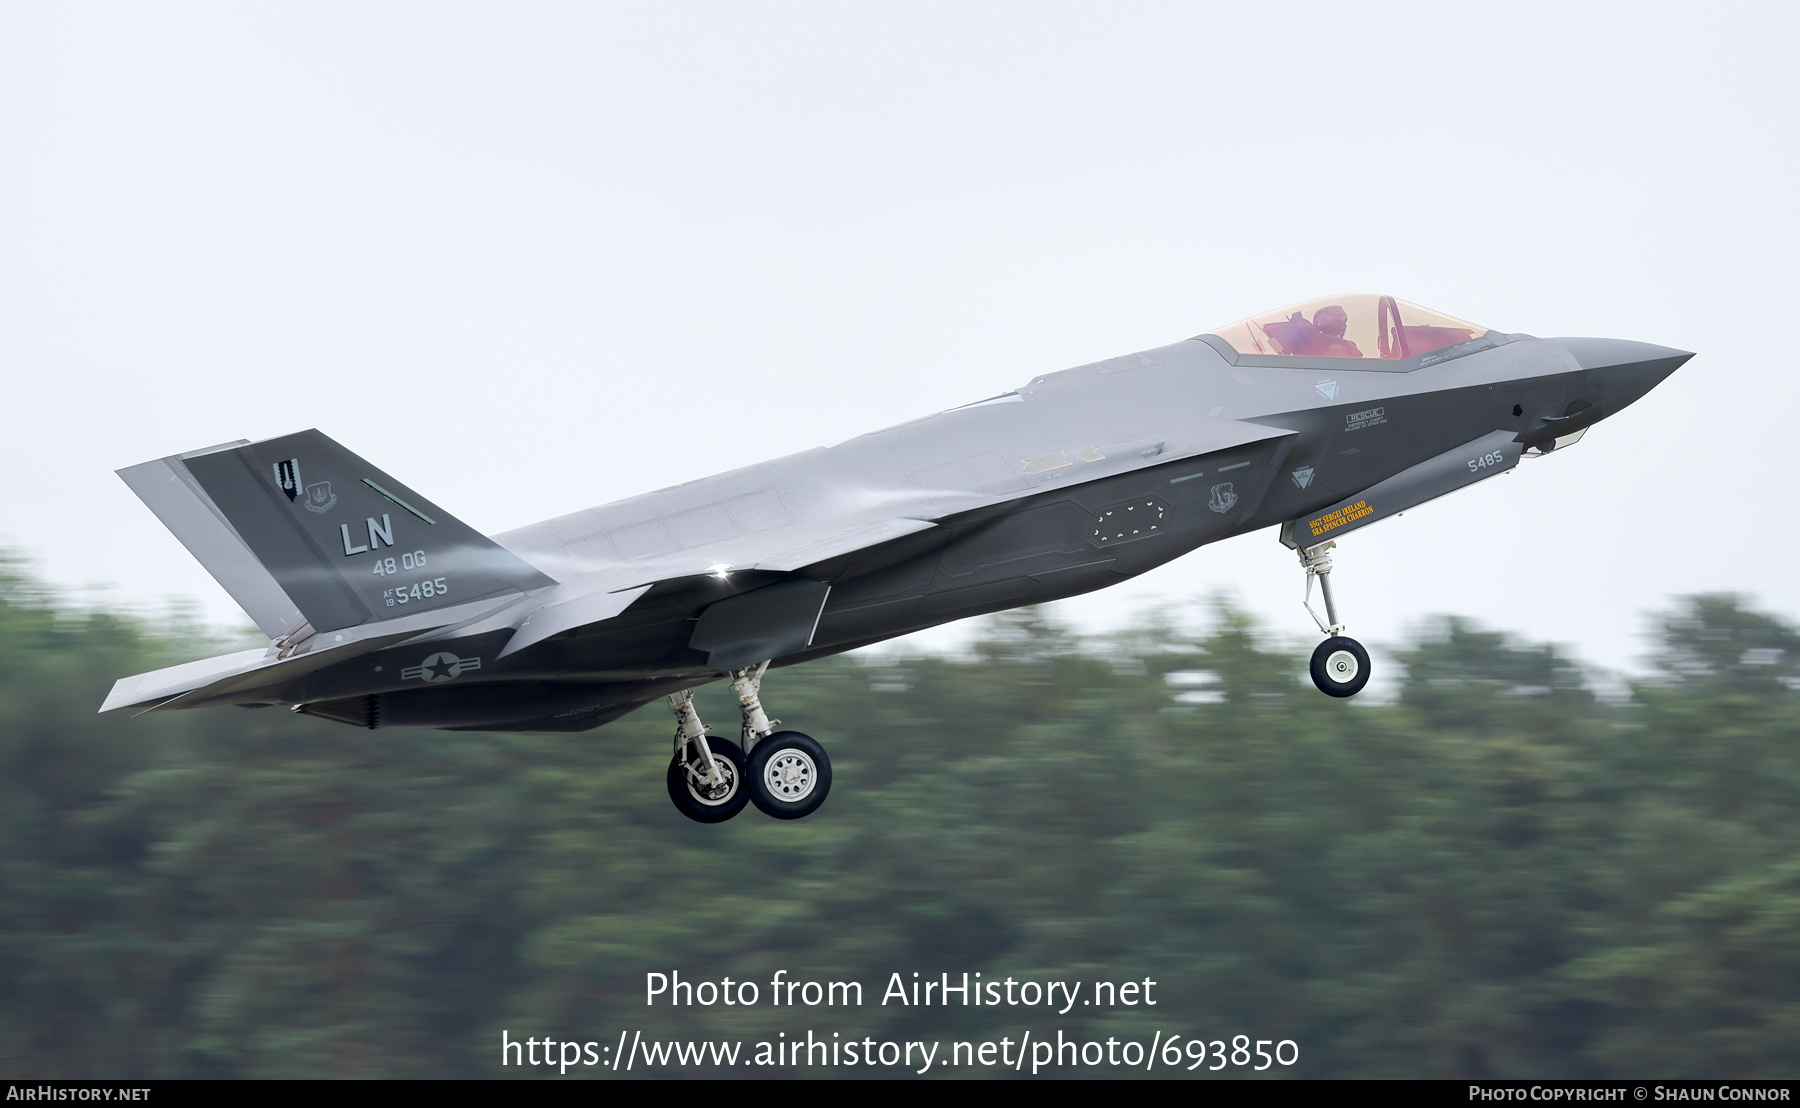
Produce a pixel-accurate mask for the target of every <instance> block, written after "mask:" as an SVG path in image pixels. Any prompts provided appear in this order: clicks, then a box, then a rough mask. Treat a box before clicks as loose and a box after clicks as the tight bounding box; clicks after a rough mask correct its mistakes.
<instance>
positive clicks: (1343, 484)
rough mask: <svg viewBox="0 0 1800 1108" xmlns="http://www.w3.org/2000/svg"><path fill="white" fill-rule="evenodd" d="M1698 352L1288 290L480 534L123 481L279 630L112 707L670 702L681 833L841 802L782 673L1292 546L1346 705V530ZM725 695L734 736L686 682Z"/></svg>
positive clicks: (228, 474)
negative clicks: (1250, 552)
mask: <svg viewBox="0 0 1800 1108" xmlns="http://www.w3.org/2000/svg"><path fill="white" fill-rule="evenodd" d="M1690 357H1692V355H1691V354H1688V353H1686V352H1683V351H1679V350H1671V349H1669V348H1667V347H1662V346H1652V345H1649V344H1646V343H1641V342H1627V341H1621V340H1611V339H1579V338H1566V339H1540V338H1534V337H1532V336H1530V335H1517V334H1502V333H1500V332H1498V331H1493V330H1490V329H1488V328H1485V327H1480V326H1477V325H1475V324H1472V323H1467V322H1464V321H1462V320H1457V319H1452V318H1450V317H1448V316H1444V315H1440V314H1438V313H1436V312H1432V311H1428V310H1426V309H1424V308H1420V307H1417V306H1415V305H1413V304H1409V303H1406V302H1405V301H1401V300H1396V299H1394V298H1393V297H1391V296H1374V295H1351V296H1338V297H1332V298H1330V299H1326V300H1318V301H1312V302H1309V303H1305V304H1296V305H1293V306H1290V307H1287V308H1282V309H1280V310H1278V311H1274V312H1270V313H1268V314H1266V315H1260V316H1256V317H1253V318H1251V319H1246V320H1243V321H1241V322H1238V323H1234V324H1232V325H1230V326H1228V327H1222V328H1220V329H1219V330H1217V331H1213V332H1210V333H1208V334H1204V335H1199V336H1197V337H1195V338H1192V339H1187V340H1184V341H1182V342H1177V343H1174V344H1173V345H1169V346H1162V347H1158V348H1156V349H1153V350H1144V351H1140V352H1139V353H1136V354H1126V355H1124V356H1123V357H1118V358H1109V359H1107V360H1106V361H1103V362H1095V363H1093V364H1092V365H1084V366H1077V367H1075V368H1074V369H1065V370H1062V371H1061V372H1058V373H1049V374H1045V375H1044V376H1041V377H1035V378H1033V379H1032V380H1031V382H1030V383H1029V384H1027V385H1024V386H1023V387H1021V388H1018V389H1015V390H1013V391H1011V392H1005V393H1001V394H1000V395H999V396H992V397H988V398H987V399H985V400H978V401H976V402H975V403H972V404H965V405H963V406H962V407H959V408H952V409H950V410H949V411H945V412H939V413H937V414H935V415H929V416H926V417H924V418H922V419H915V420H913V421H911V422H909V423H902V424H899V425H898V426H894V427H890V428H887V429H886V430H882V431H873V432H870V433H869V434H866V435H861V436H858V437H856V438H852V439H849V440H846V441H844V442H841V443H838V444H837V445H835V446H830V447H820V448H817V449H813V450H807V451H803V452H801V453H798V454H793V455H790V456H788V457H785V458H780V459H777V460H775V461H772V462H766V463H764V464H762V465H755V466H750V467H747V468H745V469H739V470H734V471H732V472H730V473H722V474H720V475H718V476H716V477H709V478H707V479H705V480H701V481H693V482H689V483H688V484H685V485H678V486H676V487H674V488H669V489H663V490H662V491H660V492H652V493H646V494H644V495H642V496H637V497H632V498H630V499H628V500H620V501H617V502H615V503H612V504H606V505H602V506H600V507H598V508H590V509H586V510H583V511H579V512H575V513H573V514H571V515H566V516H561V517H559V518H556V519H551V520H547V521H545V522H543V523H537V524H533V525H531V526H528V527H522V528H520V529H518V530H516V531H508V532H505V533H504V534H499V535H494V536H492V537H487V536H483V535H481V534H478V533H477V532H475V531H474V530H472V529H471V528H469V527H468V526H466V525H464V524H463V523H461V522H459V521H458V520H457V519H456V518H455V517H454V516H452V515H451V514H450V513H449V512H447V511H445V510H444V509H443V508H441V507H439V506H438V505H437V504H435V503H434V502H432V501H430V500H428V499H426V498H425V497H424V496H423V495H422V494H420V493H419V492H418V491H416V490H415V489H413V488H411V487H409V486H408V485H405V484H403V483H402V482H401V481H399V480H398V479H397V478H395V477H392V476H390V475H388V474H386V473H384V472H382V471H381V470H378V469H376V468H375V467H374V466H371V465H369V464H368V463H367V462H365V461H363V460H362V459H361V458H359V457H357V456H356V455H355V454H352V453H351V452H349V451H348V450H346V449H344V448H343V447H342V446H339V445H338V444H337V443H336V442H333V441H332V440H331V439H329V438H327V437H326V436H324V435H323V434H321V433H319V432H318V431H302V432H299V433H298V434H292V435H287V436H284V437H281V438H275V439H267V440H264V441H262V442H255V443H251V442H243V441H239V442H233V443H227V444H225V445H222V446H214V447H208V448H206V449H204V450H195V451H191V452H189V453H185V454H176V455H173V456H171V457H167V458H162V459H158V460H156V461H151V462H145V463H144V464H142V465H137V466H133V467H131V468H129V469H124V470H121V471H120V476H122V477H123V478H124V479H125V481H126V483H127V484H128V485H130V486H131V488H132V490H133V491H134V492H136V493H137V494H138V496H139V497H140V498H142V499H143V501H144V503H145V504H147V505H148V506H149V507H150V510H151V511H153V512H155V513H156V515H157V516H158V518H160V519H161V520H162V521H163V523H164V524H165V525H167V527H168V528H169V529H170V530H171V531H173V532H174V533H175V536H176V537H177V538H178V539H180V540H181V542H182V543H183V544H184V545H185V546H186V547H187V548H188V550H189V551H190V552H192V553H193V555H194V556H195V557H196V558H198V559H199V560H200V562H201V564H203V565H204V566H205V567H206V568H207V570H209V571H210V572H211V573H212V575H213V576H214V577H215V578H217V579H218V581H219V584H221V585H222V586H224V588H225V590H226V591H227V592H229V593H230V594H231V596H232V597H233V598H234V599H235V600H237V601H238V603H239V604H241V605H242V606H243V608H244V610H245V611H246V612H248V613H249V615H250V617H251V618H252V619H254V620H255V621H256V623H257V625H258V626H259V627H261V628H262V629H263V631H264V632H265V633H266V634H267V635H268V636H269V637H270V639H271V640H272V641H271V642H270V644H269V646H268V648H267V649H265V650H248V651H244V652H243V653H240V654H231V655H227V656H224V657H220V658H208V659H205V660H202V661H197V662H190V663H188V664H186V665H180V666H175V667H173V668H170V669H164V670H158V671H156V672H154V673H146V674H141V675H139V676H136V677H127V678H124V679H123V680H120V681H119V682H118V683H117V684H116V685H115V686H114V687H113V690H112V693H111V695H110V696H108V697H107V698H106V702H105V704H104V705H103V706H102V708H101V711H109V710H112V709H115V708H126V707H144V708H146V709H147V710H153V711H162V710H168V709H176V708H198V707H204V706H211V705H216V704H238V705H243V706H246V707H265V706H273V705H281V706H285V707H287V708H289V709H290V710H292V711H295V712H302V713H305V714H307V715H313V716H319V717H322V718H324V719H330V720H337V721H340V722H343V723H348V724H353V725H355V726H358V727H367V728H371V729H373V728H379V727H435V728H445V729H451V730H489V731H583V730H587V729H589V728H592V727H598V726H600V725H601V724H603V723H606V722H608V721H609V720H613V719H617V718H618V717H619V716H622V715H624V714H625V713H627V712H630V711H631V710H632V709H634V708H637V707H638V706H640V705H642V704H645V703H647V702H649V701H651V700H654V699H656V698H658V697H667V698H668V702H669V705H670V707H671V708H672V709H673V711H674V713H675V716H676V720H677V725H676V733H675V738H674V757H673V760H672V761H671V763H670V766H669V771H668V788H669V795H670V797H671V798H672V799H673V800H674V802H675V806H676V807H677V808H679V809H680V810H681V811H682V813H683V814H685V815H687V816H689V817H690V818H692V819H695V820H699V821H702V822H707V823H716V822H720V821H723V820H726V819H730V818H731V817H732V816H734V815H736V814H737V813H738V812H739V811H741V810H742V809H743V807H744V804H745V802H746V801H747V800H749V801H754V802H755V804H756V805H757V807H758V808H760V809H762V810H763V811H764V812H767V813H768V814H769V815H772V816H775V817H777V818H781V819H795V818H798V817H800V816H804V815H806V814H807V813H809V812H812V811H813V810H815V809H816V808H817V807H818V806H819V804H820V803H822V802H823V801H824V799H825V796H826V794H827V793H828V792H829V790H830V788H831V762H830V759H829V758H828V757H827V756H826V753H825V750H824V748H823V747H822V746H820V745H819V743H817V742H816V741H814V740H813V739H812V738H810V737H808V736H806V735H804V734H802V733H800V732H798V731H783V730H776V724H775V723H774V722H772V721H771V720H770V719H769V716H768V714H767V713H766V712H765V711H764V709H763V706H762V702H761V699H760V689H761V684H762V681H763V678H764V675H765V673H766V671H767V670H768V669H769V668H770V667H771V666H776V667H780V666H788V665H793V664H796V663H799V662H804V661H808V660H810V659H813V658H819V657H823V656H825V655H828V654H835V653H838V652H839V651H844V650H852V649H855V648H856V647H860V646H866V645H868V644H870V643H875V642H880V641H881V640H883V639H888V638H892V637H894V636H896V635H904V634H906V633H908V632H910V631H917V630H919V629H921V628H925V627H931V626H933V625H935V624H940V623H945V622H948V621H950V620H956V619H962V618H965V617H967V616H972V615H978V614H981V613H984V612H994V611H998V610H1001V609H1004V608H1011V607H1015V606H1018V605H1023V604H1036V603H1040V602H1043V601H1048V600H1056V599H1059V598H1061V597H1065V596H1074V595H1076V594H1077V593H1085V592H1090V591H1092V590H1094V589H1100V588H1105V587H1106V586H1108V585H1114V584H1117V583H1119V582H1120V581H1124V580H1126V579H1127V578H1130V577H1133V576H1136V575H1137V574H1140V573H1143V572H1144V571H1145V570H1147V569H1150V568H1152V567H1154V566H1158V565H1161V564H1162V563H1164V562H1167V561H1169V560H1171V559H1173V558H1177V557H1179V556H1181V555H1182V554H1185V553H1187V552H1188V551H1190V550H1193V549H1195V548H1196V547H1199V546H1202V545H1204V544H1206V543H1209V542H1215V541H1217V540H1219V539H1223V538H1228V537H1230V536H1232V535H1237V534H1241V533H1243V532H1245V531H1251V530H1255V529H1258V528H1263V527H1273V528H1276V529H1277V533H1278V534H1279V536H1280V539H1281V542H1282V543H1284V544H1285V545H1287V546H1288V547H1290V548H1291V549H1293V550H1294V551H1296V552H1297V553H1298V555H1299V559H1300V564H1301V566H1302V568H1303V569H1304V571H1305V574H1306V591H1305V598H1306V599H1305V601H1304V602H1305V603H1306V604H1307V610H1308V611H1309V612H1312V611H1313V609H1312V607H1311V603H1310V602H1311V596H1312V586H1313V582H1314V580H1317V582H1318V584H1319V586H1320V591H1321V593H1322V598H1323V601H1324V607H1325V612H1326V615H1325V616H1324V617H1323V618H1320V617H1319V616H1318V615H1317V614H1316V613H1315V614H1314V616H1313V618H1314V619H1315V620H1316V621H1317V622H1318V624H1319V630H1320V631H1321V633H1322V634H1323V635H1324V636H1325V638H1324V641H1323V642H1321V643H1320V644H1319V646H1318V649H1317V651H1315V652H1314V655H1313V659H1312V679H1313V681H1314V683H1315V684H1317V685H1318V687H1319V688H1320V689H1321V690H1322V691H1324V692H1325V693H1327V694H1328V695H1331V696H1339V697H1342V696H1351V695H1354V694H1355V693H1356V692H1357V691H1359V690H1360V689H1361V688H1362V687H1363V685H1364V684H1365V683H1366V682H1367V681H1368V678H1369V656H1368V653H1367V652H1366V651H1365V650H1364V649H1363V648H1362V646H1361V645H1360V644H1358V643H1357V642H1356V641H1355V640H1354V639H1351V638H1347V637H1345V636H1344V634H1343V630H1344V627H1343V621H1342V619H1341V618H1340V617H1339V614H1338V611H1337V608H1336V605H1335V604H1334V603H1333V601H1332V595H1331V587H1330V580H1331V578H1330V572H1331V559H1330V553H1329V552H1330V551H1331V549H1332V548H1333V546H1334V545H1335V544H1336V543H1337V542H1338V541H1340V540H1341V539H1343V538H1344V536H1346V535H1348V534H1351V533H1352V532H1354V531H1356V530H1358V529H1359V528H1362V527H1366V526H1368V525H1369V524H1371V523H1374V522H1376V521H1378V520H1381V519H1385V518H1386V517H1388V516H1391V515H1395V514H1397V513H1399V512H1402V511H1405V510H1407V509H1408V508H1412V507H1414V506H1416V505H1418V504H1421V503H1423V502H1425V501H1427V500H1431V499H1433V498H1435V497H1438V496H1442V495H1443V494H1445V493H1448V492H1452V491H1454V490H1456V489H1460V488H1463V487H1465V486H1468V485H1472V484H1474V483H1475V482H1477V481H1482V480H1485V479H1487V478H1489V477H1492V476H1494V475H1496V474H1499V473H1504V472H1506V471H1507V470H1510V469H1512V468H1513V467H1514V466H1516V465H1517V464H1518V463H1519V459H1520V458H1521V457H1522V456H1523V457H1531V456H1536V455H1540V454H1546V453H1549V452H1551V451H1553V450H1558V449H1562V448H1563V447H1566V446H1568V445H1570V444H1572V443H1574V442H1575V441H1576V440H1577V439H1579V438H1580V437H1581V436H1582V434H1583V433H1584V432H1586V430H1587V429H1588V427H1590V426H1591V425H1593V424H1594V423H1596V422H1598V421H1600V420H1602V419H1605V418H1606V417H1608V416H1610V415H1612V414H1614V413H1615V412H1617V411H1619V410H1620V409H1622V408H1624V407H1625V406H1626V405H1628V404H1630V403H1631V402H1632V401H1634V400H1636V399H1637V398H1638V397H1640V396H1642V395H1644V393H1646V392H1648V391H1649V390H1650V389H1651V388H1653V387H1654V386H1655V385H1656V384H1657V383H1658V382H1660V381H1661V380H1662V379H1663V378H1665V377H1667V376H1668V375H1669V374H1670V373H1673V372H1674V371H1675V370H1676V369H1677V368H1678V367H1679V366H1680V365H1681V364H1682V363H1684V362H1686V361H1687V360H1688V358H1690ZM721 678H724V679H728V680H730V682H731V684H732V687H733V689H734V690H735V691H736V693H737V697H738V703H739V705H740V707H741V709H742V712H741V714H742V729H741V737H740V741H738V742H732V741H731V740H729V739H726V738H723V737H720V736H709V735H708V734H707V733H706V728H705V727H704V726H703V725H702V724H701V722H700V719H699V716H698V714H697V713H696V712H695V710H694V704H693V689H694V688H695V686H697V685H700V684H703V683H706V682H709V681H715V680H719V679H721Z"/></svg>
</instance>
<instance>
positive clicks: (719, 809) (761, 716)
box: [669, 662, 831, 823]
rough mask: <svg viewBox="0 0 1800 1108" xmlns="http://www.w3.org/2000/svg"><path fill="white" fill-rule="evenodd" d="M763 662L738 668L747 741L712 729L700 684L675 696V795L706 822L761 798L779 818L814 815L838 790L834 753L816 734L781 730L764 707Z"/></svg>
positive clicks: (734, 678)
mask: <svg viewBox="0 0 1800 1108" xmlns="http://www.w3.org/2000/svg"><path fill="white" fill-rule="evenodd" d="M768 668H769V663H767V662H764V663H762V664H761V665H758V666H749V667H747V668H745V669H740V670H734V671H733V672H732V674H731V687H732V690H733V691H734V692H736V693H737V698H738V711H739V712H740V713H741V714H742V716H743V730H742V732H741V734H740V738H741V745H740V743H734V742H732V741H731V740H730V739H722V738H711V737H708V736H707V734H706V732H707V726H706V725H705V724H703V723H701V722H700V713H698V712H696V711H695V710H694V690H692V689H683V690H682V691H680V692H678V693H675V694H674V695H672V696H670V697H669V710H670V711H672V712H674V713H675V757H674V760H673V761H671V762H670V763H669V799H670V800H673V801H674V802H675V807H676V808H677V809H678V810H680V812H681V814H682V815H684V816H686V817H687V818H689V819H691V820H696V821H698V822H700V823H723V822H725V821H726V820H728V819H730V818H731V817H732V816H735V815H737V814H738V813H739V812H741V811H743V810H744V805H745V803H746V802H748V803H753V804H755V805H756V806H757V807H758V808H759V809H761V810H762V811H763V813H764V814H766V815H771V816H774V817H775V818H776V819H799V818H800V817H801V816H805V815H810V814H811V813H812V812H813V811H814V810H816V809H817V808H818V807H819V805H821V804H823V803H825V797H826V796H827V795H828V794H829V793H830V792H831V759H830V757H828V756H827V755H826V753H825V748H824V747H822V746H820V745H819V744H818V742H817V741H815V740H814V739H813V738H812V737H811V736H810V735H803V734H801V733H800V732H798V731H777V730H775V728H776V727H778V726H780V724H781V721H780V720H771V719H770V718H769V717H768V714H767V713H766V712H764V711H763V706H762V700H761V698H760V696H759V693H760V692H761V690H762V678H763V673H764V672H766V671H767V670H768Z"/></svg>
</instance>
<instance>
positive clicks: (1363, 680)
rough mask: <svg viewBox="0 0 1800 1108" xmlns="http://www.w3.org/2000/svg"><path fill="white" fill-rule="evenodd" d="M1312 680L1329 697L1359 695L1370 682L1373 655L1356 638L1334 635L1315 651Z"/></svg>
mask: <svg viewBox="0 0 1800 1108" xmlns="http://www.w3.org/2000/svg"><path fill="white" fill-rule="evenodd" d="M1312 679H1313V684H1315V685H1317V686H1318V687H1319V691H1320V692H1322V693H1324V694H1325V695H1326V696H1355V695H1356V694H1357V693H1359V692H1362V689H1363V686H1364V685H1366V684H1368V683H1369V652H1368V651H1367V650H1364V649H1363V645H1362V643H1359V642H1357V641H1356V640H1355V639H1351V638H1346V637H1344V636H1343V635H1333V636H1332V637H1331V638H1329V639H1326V640H1325V641H1324V642H1322V643H1320V644H1319V646H1318V649H1316V650H1314V651H1313V656H1312Z"/></svg>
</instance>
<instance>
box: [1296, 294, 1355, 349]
mask: <svg viewBox="0 0 1800 1108" xmlns="http://www.w3.org/2000/svg"><path fill="white" fill-rule="evenodd" d="M1312 321H1313V326H1314V327H1316V328H1318V330H1319V337H1318V339H1317V340H1315V342H1314V343H1313V346H1312V349H1311V350H1309V351H1307V353H1309V354H1315V355H1318V356H1320V357H1325V358H1360V357H1362V356H1363V355H1362V351H1361V350H1358V349H1357V348H1356V344H1355V343H1353V342H1351V341H1350V340H1349V339H1347V338H1345V337H1344V331H1345V329H1346V328H1348V327H1349V326H1350V313H1349V312H1346V311H1345V310H1344V309H1343V308H1341V307H1339V306H1337V305H1336V304H1331V305H1328V306H1326V307H1323V308H1320V309H1319V310H1318V311H1316V312H1314V313H1313V318H1312Z"/></svg>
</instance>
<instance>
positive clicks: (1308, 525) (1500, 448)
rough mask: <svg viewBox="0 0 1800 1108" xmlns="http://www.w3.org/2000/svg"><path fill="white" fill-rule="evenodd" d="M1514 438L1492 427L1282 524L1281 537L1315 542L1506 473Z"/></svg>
mask: <svg viewBox="0 0 1800 1108" xmlns="http://www.w3.org/2000/svg"><path fill="white" fill-rule="evenodd" d="M1515 439H1516V436H1515V434H1514V432H1512V431H1495V432H1493V433H1492V434H1488V435H1483V436H1482V437H1481V438H1478V439H1475V440H1474V441H1472V442H1467V443H1464V444H1463V445H1461V446H1459V447H1457V448H1456V449H1454V450H1447V451H1445V452H1444V453H1442V454H1439V455H1438V456H1437V457H1435V458H1431V459H1429V460H1427V461H1423V462H1420V463H1419V464H1418V465H1416V466H1413V467H1411V468H1410V469H1404V470H1401V471H1400V472H1399V473H1396V474H1394V475H1393V476H1392V477H1389V478H1388V479H1387V480H1385V481H1381V482H1378V483H1376V484H1374V485H1371V486H1369V487H1368V488H1366V489H1364V490H1363V491H1362V492H1359V493H1356V494H1355V495H1353V496H1347V497H1345V498H1344V499H1342V500H1340V501H1338V502H1337V503H1336V504H1333V505H1331V506H1330V507H1328V508H1326V509H1324V510H1323V511H1319V512H1314V513H1311V514H1309V515H1305V516H1302V517H1300V518H1299V519H1295V520H1289V521H1288V522H1287V523H1284V524H1282V525H1281V541H1282V543H1283V544H1284V545H1286V546H1289V547H1293V548H1294V549H1296V550H1298V549H1303V548H1308V547H1313V546H1317V545H1319V544H1320V543H1323V542H1325V541H1327V540H1329V539H1338V538H1342V537H1343V536H1344V535H1347V534H1349V533H1350V532H1351V531H1354V530H1356V529H1357V528H1359V527H1366V526H1368V525H1369V524H1371V523H1374V522H1375V521H1376V520H1381V519H1386V518H1387V517H1388V516H1391V515H1396V514H1398V513H1400V512H1404V511H1406V510H1407V509H1408V508H1416V507H1418V506H1419V505H1420V504H1423V503H1425V502H1426V501H1428V500H1436V499H1437V498H1438V497H1440V496H1443V495H1444V494H1445V493H1447V492H1455V491H1456V490H1457V489H1461V488H1467V487H1468V486H1470V485H1473V484H1474V483H1476V482H1477V481H1482V480H1485V479H1487V478H1489V477H1492V476H1494V475H1495V474H1497V473H1505V472H1506V471H1507V470H1509V469H1511V468H1513V467H1514V466H1516V465H1518V464H1519V455H1520V453H1521V452H1522V450H1523V449H1524V448H1523V447H1522V446H1521V445H1520V444H1519V443H1518V442H1517V441H1515Z"/></svg>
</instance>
